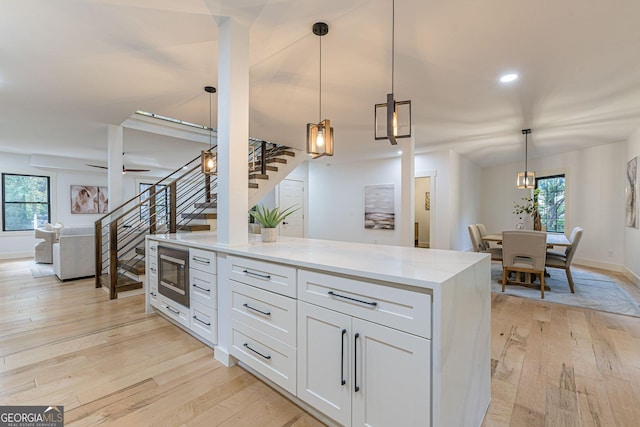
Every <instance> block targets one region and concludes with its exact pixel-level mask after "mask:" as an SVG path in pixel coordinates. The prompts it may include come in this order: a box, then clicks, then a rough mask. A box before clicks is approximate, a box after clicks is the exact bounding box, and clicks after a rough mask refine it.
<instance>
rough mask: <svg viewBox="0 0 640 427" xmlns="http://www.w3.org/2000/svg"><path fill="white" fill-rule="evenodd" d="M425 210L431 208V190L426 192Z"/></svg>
mask: <svg viewBox="0 0 640 427" xmlns="http://www.w3.org/2000/svg"><path fill="white" fill-rule="evenodd" d="M424 210H425V211H430V210H431V193H430V192H429V191H427V192H426V193H424Z"/></svg>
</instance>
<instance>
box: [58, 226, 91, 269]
mask: <svg viewBox="0 0 640 427" xmlns="http://www.w3.org/2000/svg"><path fill="white" fill-rule="evenodd" d="M95 260H96V254H95V236H94V228H93V227H65V228H63V229H62V231H61V233H60V237H59V239H58V243H55V244H54V245H53V271H54V272H55V273H56V276H58V279H60V280H68V279H76V278H79V277H89V276H94V275H95V262H96V261H95Z"/></svg>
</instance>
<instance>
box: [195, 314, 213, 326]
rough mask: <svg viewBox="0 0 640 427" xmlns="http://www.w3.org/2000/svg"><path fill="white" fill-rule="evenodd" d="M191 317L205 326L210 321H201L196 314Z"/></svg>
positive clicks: (209, 324) (208, 324)
mask: <svg viewBox="0 0 640 427" xmlns="http://www.w3.org/2000/svg"><path fill="white" fill-rule="evenodd" d="M193 318H194V319H195V320H197V321H198V322H200V323H202V324H203V325H205V326H211V323H207V322H203V321H202V320H200V319H198V316H193Z"/></svg>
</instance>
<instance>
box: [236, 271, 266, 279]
mask: <svg viewBox="0 0 640 427" xmlns="http://www.w3.org/2000/svg"><path fill="white" fill-rule="evenodd" d="M242 272H243V273H244V274H250V275H252V276H258V277H262V278H263V279H267V280H271V275H270V274H258V273H254V272H253V271H249V270H242Z"/></svg>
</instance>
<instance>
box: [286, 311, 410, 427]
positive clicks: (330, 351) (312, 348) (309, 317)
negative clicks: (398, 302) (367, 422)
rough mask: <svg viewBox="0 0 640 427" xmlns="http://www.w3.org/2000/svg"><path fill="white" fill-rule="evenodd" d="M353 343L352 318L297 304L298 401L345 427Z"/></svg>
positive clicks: (346, 424) (350, 389)
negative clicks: (305, 403) (307, 404)
mask: <svg viewBox="0 0 640 427" xmlns="http://www.w3.org/2000/svg"><path fill="white" fill-rule="evenodd" d="M352 340H353V336H352V335H351V317H350V316H347V315H345V314H342V313H338V312H335V311H332V310H327V309H326V308H322V307H318V306H315V305H312V304H307V303H305V302H302V301H298V397H299V398H300V399H302V400H304V401H305V402H307V403H309V404H310V405H311V406H313V407H315V408H316V409H318V410H319V411H320V412H323V413H325V414H326V415H327V416H329V417H331V418H333V419H334V420H336V421H337V422H339V423H340V424H342V425H344V426H348V425H350V424H351V393H352V388H353V387H352V385H353V384H352V382H351V380H350V377H349V375H350V372H351V371H352V367H353V358H352V357H351V353H350V351H349V349H350V345H351V342H352ZM388 425H400V424H388Z"/></svg>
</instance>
